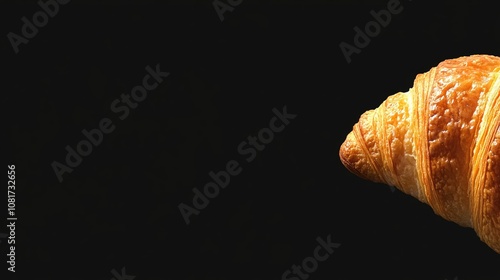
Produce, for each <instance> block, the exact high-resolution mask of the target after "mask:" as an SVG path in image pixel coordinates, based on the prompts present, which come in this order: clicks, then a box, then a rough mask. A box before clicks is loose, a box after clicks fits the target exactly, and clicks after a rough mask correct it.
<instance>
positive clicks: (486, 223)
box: [339, 55, 500, 253]
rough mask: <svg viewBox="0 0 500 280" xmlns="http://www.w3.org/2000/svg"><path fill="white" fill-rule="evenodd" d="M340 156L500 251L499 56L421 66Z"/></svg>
mask: <svg viewBox="0 0 500 280" xmlns="http://www.w3.org/2000/svg"><path fill="white" fill-rule="evenodd" d="M339 156H340V159H341V161H342V163H343V164H344V166H345V167H346V168H347V169H349V170H350V171H351V172H352V173H354V174H356V175H358V176H360V177H362V178H365V179H368V180H371V181H374V182H380V183H385V184H387V185H390V186H395V187H396V188H398V189H399V190H401V191H402V192H404V193H406V194H409V195H412V196H413V197H415V198H417V199H419V200H420V201H421V202H424V203H426V204H428V205H429V206H430V207H431V208H432V209H433V210H434V212H435V213H436V214H438V215H440V216H442V217H443V218H445V219H447V220H450V221H453V222H456V223H457V224H459V225H461V226H465V227H472V228H473V229H474V230H475V231H476V233H477V235H478V236H479V237H480V238H481V240H482V241H484V242H485V243H486V244H487V245H488V246H490V247H491V248H492V249H493V250H495V251H496V252H497V253H500V57H496V56H491V55H471V56H464V57H459V58H456V59H449V60H445V61H443V62H441V63H439V64H438V65H437V66H436V67H433V68H431V69H430V70H429V71H428V72H426V73H424V74H418V75H417V76H416V78H415V81H414V83H413V87H412V88H410V90H409V91H408V92H399V93H396V94H394V95H391V96H389V97H388V98H387V99H386V100H385V101H384V102H383V103H382V104H381V105H380V106H379V107H378V108H377V109H374V110H369V111H366V112H365V113H363V114H362V115H361V117H360V119H359V122H358V123H357V124H355V125H354V127H353V130H352V131H351V132H350V133H349V134H348V135H347V137H346V139H345V141H344V143H343V144H342V146H341V147H340V151H339Z"/></svg>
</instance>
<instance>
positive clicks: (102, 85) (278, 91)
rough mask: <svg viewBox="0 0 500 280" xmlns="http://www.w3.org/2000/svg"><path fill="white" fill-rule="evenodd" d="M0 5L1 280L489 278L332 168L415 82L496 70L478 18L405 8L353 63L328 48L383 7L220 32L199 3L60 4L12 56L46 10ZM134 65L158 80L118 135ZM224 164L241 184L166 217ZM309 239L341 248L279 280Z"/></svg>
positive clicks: (496, 29)
mask: <svg viewBox="0 0 500 280" xmlns="http://www.w3.org/2000/svg"><path fill="white" fill-rule="evenodd" d="M483 2H486V1H483ZM3 3H4V4H2V8H1V11H2V14H1V19H2V28H4V30H3V33H2V34H3V36H4V37H3V39H2V41H1V44H2V55H3V56H2V57H3V58H2V62H1V64H2V66H3V67H4V71H3V72H2V73H3V75H2V76H3V79H2V85H3V89H4V90H3V91H2V92H3V94H2V96H1V98H2V103H3V105H4V108H5V110H4V111H5V112H6V113H5V117H4V120H5V124H4V125H5V127H6V128H7V129H5V130H4V133H5V137H4V138H5V139H7V141H6V144H5V146H4V147H5V148H4V149H5V153H4V154H5V155H6V157H5V161H6V162H5V165H4V166H3V168H5V169H7V165H11V164H15V168H16V169H15V170H16V212H15V215H16V217H17V218H18V220H17V221H16V230H15V240H16V251H15V254H16V273H11V272H8V271H7V267H8V264H7V263H6V254H8V253H9V248H8V247H7V237H6V236H5V235H1V236H0V237H1V238H0V240H1V241H2V242H1V243H0V250H1V255H2V257H1V258H0V259H2V265H1V268H2V273H3V272H5V275H7V276H10V277H13V276H17V279H32V280H38V279H67V280H84V279H99V280H109V279H112V278H115V279H116V280H119V279H120V278H121V279H127V280H131V279H132V277H134V276H135V278H134V279H136V280H143V279H144V280H145V279H152V280H163V279H186V280H187V279H211V280H218V279H248V280H267V279H286V278H287V277H288V279H290V280H297V279H305V278H306V277H308V278H307V279H368V278H375V279H436V280H443V279H460V280H463V279H499V277H500V270H499V269H498V267H499V264H500V255H498V254H496V253H495V252H494V251H493V250H491V249H490V248H488V247H487V246H486V245H485V244H484V243H482V242H481V241H480V240H479V238H478V237H477V236H476V234H475V233H474V231H473V230H472V229H467V228H462V227H460V226H458V225H455V224H453V223H451V222H448V221H445V220H444V219H442V218H440V217H438V216H436V215H434V213H433V211H432V210H431V209H430V207H428V206H427V205H424V204H422V203H420V202H418V201H417V200H416V199H414V198H411V197H409V196H407V195H405V194H403V193H401V192H399V191H397V190H394V189H391V188H389V187H388V186H385V185H382V184H374V183H371V182H368V181H365V180H362V179H360V178H358V177H356V176H354V175H353V174H351V173H349V172H348V171H347V170H346V169H345V168H344V167H343V166H342V164H341V163H340V160H339V158H338V149H339V147H340V144H341V143H342V142H343V140H344V139H345V136H346V135H347V133H348V132H349V131H350V130H351V128H352V125H353V124H354V123H356V122H357V120H358V118H359V116H360V115H361V114H362V113H363V112H364V111H366V110H368V109H372V108H376V107H377V106H378V105H379V104H380V103H381V102H382V101H383V100H385V99H386V97H387V96H388V95H391V94H393V93H396V92H398V91H406V90H408V88H410V87H411V86H412V83H413V79H414V77H415V75H416V74H418V73H422V72H425V71H427V70H428V69H429V68H431V67H432V66H435V65H436V64H437V63H439V62H440V61H442V60H444V59H447V58H454V57H457V56H461V55H469V54H475V53H487V54H493V55H495V54H497V55H498V54H500V50H499V49H498V46H499V41H500V40H499V39H500V21H499V20H498V13H497V11H498V10H497V9H496V8H495V7H494V6H492V4H491V3H488V2H486V3H482V2H478V1H441V2H439V3H425V2H423V1H417V0H413V1H409V0H401V2H400V6H398V7H399V8H398V11H400V12H399V13H397V14H393V15H392V16H391V19H390V21H389V20H387V24H385V25H386V26H385V27H381V28H380V30H375V29H373V30H372V31H373V34H372V35H373V37H372V38H371V39H370V41H369V42H365V45H363V46H362V48H360V51H359V53H354V54H352V55H351V56H350V58H351V62H350V63H348V62H347V60H346V57H345V56H344V54H343V53H342V51H341V49H340V47H339V44H340V43H341V42H345V43H347V44H351V45H353V44H354V37H355V30H354V28H355V27H359V28H361V29H364V28H365V25H366V24H367V23H369V22H370V21H373V20H374V18H373V15H372V14H371V13H370V11H372V10H373V11H375V12H378V11H380V10H382V9H387V5H388V3H395V2H394V1H385V0H384V1H326V0H324V1H319V0H314V1H313V0H311V1H278V0H275V1H272V0H243V1H235V0H233V1H229V2H226V1H225V0H221V2H220V3H225V5H230V4H229V3H232V4H233V5H234V7H231V6H228V7H230V8H231V9H230V10H228V11H226V12H224V14H223V21H221V18H220V17H219V16H218V14H217V11H216V9H215V8H214V6H213V3H214V2H212V1H210V0H206V1H177V2H173V1H170V2H169V1H154V0H149V1H142V2H139V3H137V2H135V1H121V2H120V3H115V1H98V2H96V3H91V2H84V1H76V0H74V1H71V2H69V3H67V4H64V5H63V4H58V7H59V10H58V11H57V13H56V12H54V13H53V14H55V15H54V16H53V17H52V18H49V19H48V22H47V24H46V25H45V26H42V27H40V28H38V32H37V33H36V34H35V35H34V36H33V38H30V39H29V40H28V42H27V43H22V44H20V45H19V46H18V50H19V51H18V53H15V51H14V47H13V44H12V43H11V42H10V41H9V35H8V34H10V33H9V32H12V33H15V34H17V35H19V36H21V35H22V28H23V24H25V23H24V22H23V21H22V18H23V17H26V18H27V19H28V20H29V21H32V20H33V15H34V14H35V13H37V12H38V11H40V10H41V6H40V5H39V4H37V2H35V1H3ZM42 3H45V2H42ZM238 4H239V5H238ZM52 9H54V7H52ZM401 9H402V10H401ZM39 20H43V18H40V19H39ZM28 35H29V34H28ZM10 36H13V35H12V34H11V35H10ZM358 43H360V42H358ZM358 45H359V44H358ZM148 65H149V66H150V67H152V68H155V67H156V65H159V66H158V67H159V68H160V70H161V71H162V72H169V73H170V75H169V76H168V77H166V78H164V80H163V82H161V83H160V84H159V85H158V87H157V88H156V89H154V90H152V91H150V92H149V93H147V96H146V97H145V99H144V100H143V101H142V102H140V103H138V106H137V107H136V108H134V109H130V112H129V114H128V115H127V116H126V117H124V119H123V120H120V119H119V118H118V117H119V116H122V117H123V116H124V115H122V114H123V112H120V113H115V112H113V111H112V110H111V108H110V106H111V104H112V103H113V102H114V100H116V99H119V98H120V95H121V94H130V92H131V90H132V88H134V87H135V86H137V85H141V84H142V80H143V77H144V76H145V75H146V74H147V73H148V72H147V71H146V70H145V67H146V66H148ZM120 104H121V105H123V103H120ZM285 106H286V111H287V113H288V114H293V115H296V117H295V118H294V119H290V120H289V124H288V125H286V126H285V127H284V129H283V130H282V131H280V132H276V133H275V134H274V136H273V138H272V139H270V140H269V143H268V144H266V145H265V148H264V149H262V150H261V151H257V152H256V154H255V158H250V154H247V153H243V152H242V151H241V150H240V151H239V150H238V147H239V145H243V146H241V147H242V148H244V149H245V148H248V147H250V146H249V145H248V144H241V143H242V142H243V141H248V139H247V138H248V137H249V136H250V137H252V136H255V135H258V133H259V132H260V131H263V132H260V133H261V134H262V133H264V134H265V133H266V132H268V131H269V130H266V129H265V128H268V127H269V123H270V121H271V120H272V119H273V116H275V112H273V108H274V109H275V111H278V112H282V111H283V110H284V107H285ZM105 118H109V119H110V120H111V121H112V124H113V125H114V127H115V129H114V130H113V131H112V132H110V133H108V134H104V135H103V137H102V140H101V142H100V143H99V145H97V146H95V145H94V146H93V148H92V151H91V152H90V154H89V155H88V156H84V157H82V160H81V162H80V163H79V164H78V165H77V166H76V167H74V168H72V169H73V170H72V172H71V173H64V174H63V175H62V179H63V180H62V182H59V180H58V178H57V176H56V173H55V172H54V169H53V167H52V164H54V162H59V163H60V164H64V165H66V164H67V163H66V160H65V157H66V154H67V153H68V152H67V150H66V149H65V148H66V146H69V147H71V148H72V149H76V148H77V145H78V143H79V142H81V141H82V140H85V139H86V137H85V136H84V135H83V133H82V130H84V129H85V130H87V131H90V130H92V129H96V128H98V127H99V122H100V121H101V120H103V119H105ZM263 129H264V130H263ZM266 135H267V134H265V135H264V136H266ZM4 143H5V142H4ZM247 159H248V161H247ZM233 160H234V161H236V162H238V164H239V167H240V168H241V172H240V173H239V174H238V175H235V176H231V177H230V181H229V183H228V184H227V186H226V187H225V188H224V189H219V193H218V194H217V195H213V196H214V197H213V198H210V199H209V203H208V205H207V206H206V207H205V208H204V209H202V210H201V211H200V212H199V213H198V215H195V214H193V215H191V216H190V217H189V219H190V224H189V225H187V224H186V222H185V220H184V219H183V216H182V215H181V212H180V210H179V205H180V204H181V203H184V204H185V205H188V206H193V201H192V200H193V197H194V196H195V194H194V193H193V188H195V189H197V190H201V191H203V187H204V186H205V185H206V184H207V183H209V182H211V181H212V179H211V177H210V176H209V173H210V172H211V171H213V172H214V173H217V172H219V171H221V170H225V169H226V165H227V164H228V163H231V162H232V161H233ZM4 180H5V181H4V182H5V184H3V185H4V186H5V187H4V188H5V189H4V190H2V191H1V192H2V193H6V192H7V180H8V179H7V178H4ZM2 197H3V198H2V200H3V202H2V203H1V204H0V205H2V207H4V208H5V209H2V213H6V212H7V209H6V208H7V196H6V195H5V196H2ZM198 202H200V203H202V202H203V201H198ZM205 203H206V202H205ZM2 220H3V221H4V222H2V224H5V226H6V225H7V221H6V220H5V218H2ZM5 226H2V227H1V228H2V229H1V230H0V234H1V233H8V230H7V229H6V227H5ZM319 239H323V240H324V241H325V242H327V241H328V239H329V240H330V241H331V242H332V243H336V244H337V245H335V246H336V247H337V248H335V249H334V250H333V252H331V254H329V257H328V258H327V259H326V260H324V261H319V262H317V264H318V265H317V267H311V268H309V270H310V271H312V272H310V273H308V274H309V275H307V276H306V275H303V276H302V277H300V276H297V275H292V273H291V274H290V275H288V276H287V277H284V278H282V277H283V276H284V275H285V274H286V271H287V270H289V269H290V270H291V269H292V265H294V264H296V265H301V266H302V264H303V261H304V260H305V263H306V266H307V265H314V262H313V261H312V259H311V258H308V257H312V256H314V251H315V248H316V247H317V246H318V244H319V243H318V240H319ZM323 253H324V251H323V250H322V251H320V254H323ZM7 276H6V277H5V278H4V277H2V278H1V279H10V278H7ZM294 277H295V278H294Z"/></svg>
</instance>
